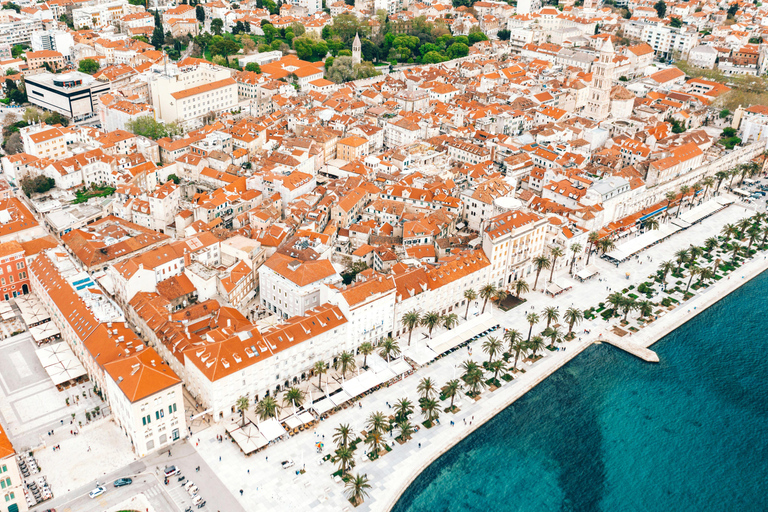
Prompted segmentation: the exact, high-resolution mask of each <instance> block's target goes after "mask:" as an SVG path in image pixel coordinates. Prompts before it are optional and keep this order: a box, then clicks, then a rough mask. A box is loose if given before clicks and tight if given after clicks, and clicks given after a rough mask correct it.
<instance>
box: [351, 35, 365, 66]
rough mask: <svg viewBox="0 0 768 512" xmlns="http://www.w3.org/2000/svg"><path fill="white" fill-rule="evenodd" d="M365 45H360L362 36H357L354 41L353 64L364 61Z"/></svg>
mask: <svg viewBox="0 0 768 512" xmlns="http://www.w3.org/2000/svg"><path fill="white" fill-rule="evenodd" d="M362 54H363V45H362V44H361V43H360V34H355V40H354V41H352V64H360V63H361V62H362V61H363V58H362Z"/></svg>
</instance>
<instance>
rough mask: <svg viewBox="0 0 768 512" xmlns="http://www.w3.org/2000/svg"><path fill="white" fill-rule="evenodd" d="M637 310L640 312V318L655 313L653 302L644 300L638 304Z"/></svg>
mask: <svg viewBox="0 0 768 512" xmlns="http://www.w3.org/2000/svg"><path fill="white" fill-rule="evenodd" d="M637 310H638V311H639V312H640V318H645V317H646V316H648V315H650V314H651V313H653V302H651V301H649V300H644V301H642V302H640V303H639V304H638V305H637Z"/></svg>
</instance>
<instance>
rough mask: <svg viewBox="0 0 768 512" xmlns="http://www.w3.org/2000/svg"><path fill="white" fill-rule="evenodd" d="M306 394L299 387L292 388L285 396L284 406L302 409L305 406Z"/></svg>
mask: <svg viewBox="0 0 768 512" xmlns="http://www.w3.org/2000/svg"><path fill="white" fill-rule="evenodd" d="M304 398H305V395H304V392H303V391H302V390H300V389H299V388H297V387H292V388H290V389H289V390H288V391H286V392H285V394H284V395H283V405H285V406H289V405H293V406H295V407H301V406H302V405H303V404H304Z"/></svg>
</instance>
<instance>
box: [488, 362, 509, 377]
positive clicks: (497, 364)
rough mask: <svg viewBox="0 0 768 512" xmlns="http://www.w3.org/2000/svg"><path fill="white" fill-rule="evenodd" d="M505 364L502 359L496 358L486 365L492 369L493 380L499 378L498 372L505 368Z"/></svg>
mask: <svg viewBox="0 0 768 512" xmlns="http://www.w3.org/2000/svg"><path fill="white" fill-rule="evenodd" d="M506 366H507V364H506V363H505V362H504V360H503V359H497V360H496V361H494V362H492V363H490V364H489V365H488V367H489V368H490V369H491V370H493V380H494V381H497V382H498V380H499V372H500V371H503V370H504V369H505V368H506Z"/></svg>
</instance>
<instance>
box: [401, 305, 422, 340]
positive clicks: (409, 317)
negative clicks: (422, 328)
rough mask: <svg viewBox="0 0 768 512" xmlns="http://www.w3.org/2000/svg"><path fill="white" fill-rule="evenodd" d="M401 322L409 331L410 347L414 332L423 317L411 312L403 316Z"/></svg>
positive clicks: (413, 311)
mask: <svg viewBox="0 0 768 512" xmlns="http://www.w3.org/2000/svg"><path fill="white" fill-rule="evenodd" d="M401 321H402V322H403V327H405V328H406V329H408V346H409V347H410V346H411V336H412V335H413V330H414V329H415V328H416V327H418V326H419V325H420V324H421V317H420V316H419V314H418V313H417V312H416V311H415V310H411V311H408V312H407V313H404V314H403V317H402V318H401Z"/></svg>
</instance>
